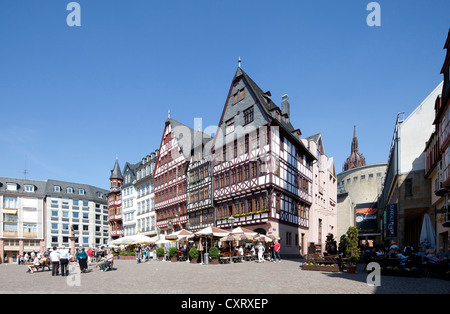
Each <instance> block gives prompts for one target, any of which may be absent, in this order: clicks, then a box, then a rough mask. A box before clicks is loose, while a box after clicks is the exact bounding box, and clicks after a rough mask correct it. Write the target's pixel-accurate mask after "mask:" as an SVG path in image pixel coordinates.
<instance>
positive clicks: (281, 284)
mask: <svg viewBox="0 0 450 314" xmlns="http://www.w3.org/2000/svg"><path fill="white" fill-rule="evenodd" d="M300 262H301V261H300V260H282V261H281V262H279V263H278V262H277V263H273V262H264V263H256V262H244V263H235V264H225V265H201V264H191V263H188V262H176V263H172V262H159V261H149V262H145V263H141V264H137V263H136V261H132V260H116V261H115V262H114V270H112V271H107V272H102V271H100V270H99V269H98V268H95V267H93V266H89V270H88V272H87V273H84V274H81V273H80V271H79V268H78V266H77V265H76V264H72V265H71V266H70V270H71V274H70V275H69V276H68V277H61V276H55V277H52V275H51V272H50V271H48V270H46V271H44V272H41V271H39V272H35V273H32V274H31V273H27V272H26V266H23V265H15V264H12V265H6V264H2V265H0V281H1V283H2V285H1V286H0V293H1V294H28V293H33V294H52V293H56V294H80V293H82V294H119V293H121V294H183V295H184V294H242V295H246V294H262V295H264V294H449V293H450V282H449V281H446V280H443V279H439V278H434V277H428V278H425V277H422V278H409V277H392V276H382V277H381V285H380V286H379V287H374V286H370V285H368V284H367V283H366V280H367V273H366V272H365V271H363V267H364V266H363V265H362V264H360V265H359V266H358V270H357V273H356V274H347V273H344V272H339V273H332V272H318V271H306V270H301V269H300V268H299V266H300Z"/></svg>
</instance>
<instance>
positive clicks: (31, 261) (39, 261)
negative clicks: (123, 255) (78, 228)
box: [18, 246, 114, 276]
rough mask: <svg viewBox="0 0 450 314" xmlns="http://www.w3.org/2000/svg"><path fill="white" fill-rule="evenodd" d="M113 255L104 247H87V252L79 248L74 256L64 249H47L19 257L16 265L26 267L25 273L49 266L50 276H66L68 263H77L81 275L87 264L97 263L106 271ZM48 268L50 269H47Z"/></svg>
mask: <svg viewBox="0 0 450 314" xmlns="http://www.w3.org/2000/svg"><path fill="white" fill-rule="evenodd" d="M113 259H114V255H113V254H112V251H110V250H106V249H105V247H104V246H102V247H100V248H98V249H94V250H93V249H92V248H91V247H89V248H88V249H87V250H85V249H84V247H81V246H80V247H79V248H78V250H77V251H76V253H75V256H73V255H72V254H71V252H70V251H69V250H68V249H67V248H66V247H65V246H61V247H53V249H52V248H48V249H47V250H45V251H43V252H37V253H36V252H34V251H33V252H31V253H28V252H26V253H25V254H24V255H23V256H21V257H19V260H18V264H24V265H27V272H28V273H33V272H35V271H36V270H37V269H38V268H39V267H45V266H50V265H51V270H52V276H59V275H60V274H61V276H68V275H69V263H70V262H73V261H77V262H78V265H79V267H80V271H81V273H86V270H87V269H88V265H89V264H93V263H97V264H96V266H99V267H100V269H101V270H102V271H106V270H107V266H108V265H112V263H113ZM49 268H50V267H49Z"/></svg>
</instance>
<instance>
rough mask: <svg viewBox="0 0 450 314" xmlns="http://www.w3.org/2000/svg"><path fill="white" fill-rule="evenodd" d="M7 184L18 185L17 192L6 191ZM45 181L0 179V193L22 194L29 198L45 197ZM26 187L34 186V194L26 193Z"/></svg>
mask: <svg viewBox="0 0 450 314" xmlns="http://www.w3.org/2000/svg"><path fill="white" fill-rule="evenodd" d="M7 183H14V184H16V185H17V191H9V190H7V189H6V186H7V185H6V184H7ZM45 184H46V182H45V181H37V180H29V179H18V178H7V177H0V193H2V194H15V195H17V194H20V195H29V196H40V197H44V196H45ZM25 185H34V193H32V192H25Z"/></svg>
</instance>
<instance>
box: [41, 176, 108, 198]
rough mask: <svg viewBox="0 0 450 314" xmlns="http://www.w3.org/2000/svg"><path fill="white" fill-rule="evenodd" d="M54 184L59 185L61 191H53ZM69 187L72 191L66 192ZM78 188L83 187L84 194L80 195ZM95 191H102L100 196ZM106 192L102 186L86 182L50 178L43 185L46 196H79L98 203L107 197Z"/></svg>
mask: <svg viewBox="0 0 450 314" xmlns="http://www.w3.org/2000/svg"><path fill="white" fill-rule="evenodd" d="M55 186H60V187H61V192H55V190H54V187H55ZM69 187H70V188H72V189H73V193H68V192H67V188H69ZM79 189H83V190H84V193H85V194H83V195H80V194H79V193H78V190H79ZM97 192H100V193H102V198H99V197H98V195H97ZM108 193H109V191H108V190H104V189H102V188H99V187H95V186H92V185H88V184H82V183H74V182H65V181H59V180H51V179H50V180H47V184H46V187H45V194H46V195H47V196H52V197H64V198H79V199H85V200H91V201H97V202H99V203H103V202H106V197H107V194H108Z"/></svg>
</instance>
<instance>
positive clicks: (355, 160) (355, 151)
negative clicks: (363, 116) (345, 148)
mask: <svg viewBox="0 0 450 314" xmlns="http://www.w3.org/2000/svg"><path fill="white" fill-rule="evenodd" d="M365 165H366V159H365V158H364V157H363V155H362V154H360V153H359V146H358V138H357V137H356V125H354V126H353V140H352V146H351V153H350V156H349V157H348V158H347V160H346V161H345V163H344V166H343V167H342V170H343V171H346V170H350V169H353V168H356V167H361V166H365Z"/></svg>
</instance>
